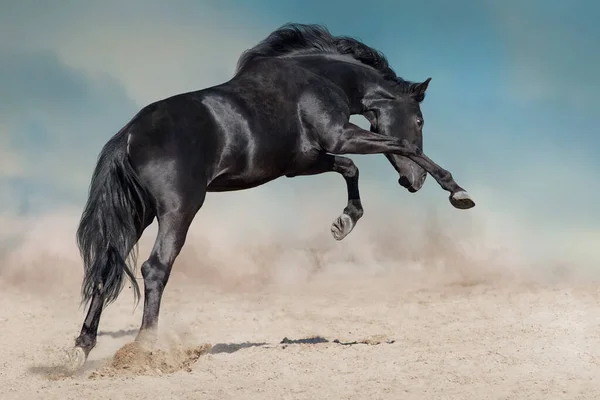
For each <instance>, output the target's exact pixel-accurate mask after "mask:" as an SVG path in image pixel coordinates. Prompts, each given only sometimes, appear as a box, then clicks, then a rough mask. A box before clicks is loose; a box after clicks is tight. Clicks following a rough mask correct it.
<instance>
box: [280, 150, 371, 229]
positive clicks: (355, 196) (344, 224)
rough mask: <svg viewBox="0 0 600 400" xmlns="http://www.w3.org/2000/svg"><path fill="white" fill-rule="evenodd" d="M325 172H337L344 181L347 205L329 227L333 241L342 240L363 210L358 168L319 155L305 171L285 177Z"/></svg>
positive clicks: (347, 161) (341, 159)
mask: <svg viewBox="0 0 600 400" xmlns="http://www.w3.org/2000/svg"><path fill="white" fill-rule="evenodd" d="M325 172H337V173H339V174H340V175H342V177H343V178H344V180H345V181H346V188H347V191H348V204H347V205H346V208H344V211H343V213H342V214H341V215H340V216H339V217H337V218H336V219H335V220H334V221H333V224H332V225H331V234H332V235H333V237H334V239H335V240H342V239H343V238H345V237H346V236H348V234H349V233H350V232H351V231H352V229H354V227H355V226H356V223H357V222H358V220H359V219H360V218H361V217H362V216H363V213H364V210H363V207H362V204H361V201H360V193H359V190H358V168H357V167H356V165H355V164H354V162H353V161H352V160H351V159H349V158H347V157H342V156H334V155H332V154H327V153H319V155H318V157H317V159H316V160H315V162H314V163H313V164H311V165H310V166H309V167H308V168H307V169H305V170H302V171H299V172H296V173H293V174H288V175H286V176H287V177H288V178H292V177H294V176H298V175H318V174H322V173H325Z"/></svg>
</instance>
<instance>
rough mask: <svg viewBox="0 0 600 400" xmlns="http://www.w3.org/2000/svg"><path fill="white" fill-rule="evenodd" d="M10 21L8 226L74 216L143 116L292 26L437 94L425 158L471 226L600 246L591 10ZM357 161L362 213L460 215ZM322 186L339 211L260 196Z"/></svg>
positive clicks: (11, 4)
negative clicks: (379, 58) (323, 33)
mask: <svg viewBox="0 0 600 400" xmlns="http://www.w3.org/2000/svg"><path fill="white" fill-rule="evenodd" d="M124 4H125V3H124ZM0 10H2V11H1V12H0V168H1V172H0V207H2V209H3V210H4V211H3V212H4V213H10V214H14V215H26V214H32V213H42V212H52V211H53V210H56V209H59V208H63V207H81V206H82V204H83V201H84V200H85V195H86V191H87V185H88V183H89V178H90V175H91V171H92V168H93V166H94V163H95V159H96V156H97V154H98V152H99V151H100V148H101V146H102V145H103V144H104V143H105V142H106V140H108V138H109V137H110V136H111V135H113V134H114V133H115V132H116V131H117V130H118V129H119V128H120V127H121V126H122V125H124V124H125V123H126V122H127V121H128V119H129V118H131V117H132V116H133V114H135V112H136V111H137V110H138V109H139V108H140V107H142V106H144V105H145V104H148V103H149V102H152V101H154V100H157V99H160V98H163V97H167V96H170V95H172V94H175V93H178V92H183V91H189V90H194V89H200V88H203V87H207V86H210V85H213V84H217V83H220V82H223V81H225V80H227V79H228V78H229V77H230V76H231V74H232V73H233V70H234V67H235V62H236V60H237V57H238V56H239V54H240V52H241V51H243V50H244V49H246V48H248V47H250V46H252V45H254V44H255V43H256V42H257V41H258V40H260V39H262V38H263V37H264V36H266V35H267V34H268V33H269V32H270V31H272V30H273V29H275V28H276V27H278V26H280V25H282V24H283V23H286V22H290V21H294V22H303V23H313V22H314V23H322V24H325V25H327V26H328V28H329V29H330V30H331V31H332V32H333V33H334V34H343V35H350V36H354V37H357V38H359V39H362V40H363V41H364V42H366V43H367V44H369V45H371V46H373V47H375V48H377V49H379V50H381V51H383V52H384V53H385V54H386V55H387V56H388V58H389V60H390V62H391V64H392V65H393V67H394V69H395V70H396V72H397V73H398V75H400V76H402V77H404V78H405V79H408V80H415V81H417V80H424V79H425V78H427V77H432V78H433V80H432V82H431V84H430V86H429V92H428V96H427V98H426V100H425V102H424V104H423V107H422V109H423V113H424V115H425V119H426V128H425V132H424V137H425V144H424V147H425V148H424V150H425V152H426V153H427V154H428V155H429V156H430V157H431V158H433V159H434V160H436V161H437V162H438V163H439V164H440V165H442V166H443V167H445V168H447V169H449V170H450V171H452V173H453V174H454V176H455V178H456V180H457V181H458V182H459V184H461V185H462V186H464V187H465V188H466V189H467V190H469V191H470V192H471V194H472V195H473V197H474V198H475V200H476V201H477V202H478V207H477V208H476V209H474V210H472V211H473V215H477V213H484V212H485V213H498V214H499V215H505V214H510V215H511V216H512V217H513V218H515V219H516V220H519V221H522V222H523V223H524V224H526V225H529V226H532V227H535V228H536V229H539V231H540V232H545V233H546V234H548V233H549V232H550V233H552V232H554V233H557V232H567V231H568V232H572V233H573V235H575V236H572V238H575V239H572V240H575V241H581V240H582V241H585V240H590V243H591V242H592V241H593V240H595V239H596V238H600V207H598V204H600V185H599V184H598V183H597V182H598V180H597V178H596V176H595V172H597V171H600V158H599V157H598V152H599V150H600V135H599V129H598V127H597V121H596V118H594V117H595V116H597V115H598V111H597V110H599V109H600V94H599V92H600V91H599V89H600V75H599V74H598V71H600V44H599V42H598V38H600V25H599V24H598V23H597V20H598V17H600V3H598V2H594V1H577V2H575V1H573V2H566V1H556V0H546V1H541V0H529V1H509V0H505V1H442V0H433V1H422V2H416V1H401V0H396V1H392V0H389V1H375V0H372V1H369V2H364V1H354V0H344V1H322V0H320V1H316V0H304V1H302V2H291V1H288V2H283V1H279V0H253V1H233V0H220V1H192V0H173V1H162V2H160V1H156V0H150V1H142V0H131V1H127V2H126V4H125V5H123V4H120V1H117V0H108V1H87V2H78V1H67V0H57V1H54V2H51V3H50V2H46V3H42V2H34V1H27V0H21V1H18V2H16V1H7V0H0ZM354 159H355V160H356V161H357V163H358V165H359V167H360V169H361V179H362V182H363V183H364V185H365V188H368V190H367V189H365V190H363V197H365V198H366V199H369V198H375V197H386V198H390V199H393V200H394V201H397V203H398V206H399V207H400V206H401V205H402V203H410V204H413V205H417V206H418V205H420V204H422V205H423V207H430V208H432V209H435V210H437V211H438V212H441V213H453V212H458V211H455V210H453V209H451V207H450V205H449V203H448V201H447V199H446V193H445V192H442V191H441V190H440V189H439V187H438V186H437V185H436V184H435V182H434V180H433V179H431V178H429V179H428V182H427V183H426V185H425V188H424V189H423V190H422V191H421V192H419V193H418V194H416V195H410V194H408V193H406V192H405V191H403V189H400V188H399V187H398V185H397V184H396V176H395V172H394V171H393V170H392V168H391V167H390V166H389V164H387V161H386V160H385V158H384V157H383V156H368V157H366V156H361V157H354ZM334 182H335V183H334ZM330 183H331V184H334V185H335V186H334V188H333V189H332V188H331V185H330ZM315 185H317V186H318V185H321V186H320V187H322V188H323V190H339V191H341V194H342V195H343V194H344V188H343V186H342V184H341V183H340V181H339V177H332V176H320V177H311V178H307V177H304V178H298V179H294V180H290V179H281V180H278V181H276V182H273V183H270V184H268V185H266V186H265V187H262V188H260V189H257V190H258V191H263V192H265V193H269V194H270V195H272V196H281V198H282V199H283V198H286V196H288V198H290V197H293V196H294V193H298V192H299V191H301V190H303V189H307V188H312V187H314V186H315ZM240 195H241V194H240ZM227 196H233V197H235V196H239V195H238V194H228V195H227ZM278 207H279V206H278ZM281 207H283V206H281ZM578 235H581V238H583V239H578V238H579V237H580V236H578ZM557 237H558V238H559V239H558V240H561V239H560V236H557ZM589 238H592V239H589Z"/></svg>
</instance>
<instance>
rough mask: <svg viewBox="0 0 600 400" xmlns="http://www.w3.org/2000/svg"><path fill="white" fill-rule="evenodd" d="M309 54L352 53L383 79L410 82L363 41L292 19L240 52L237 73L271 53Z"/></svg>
mask: <svg viewBox="0 0 600 400" xmlns="http://www.w3.org/2000/svg"><path fill="white" fill-rule="evenodd" d="M306 54H338V55H343V56H350V57H352V58H353V59H355V60H357V61H359V62H360V63H362V64H364V65H368V66H370V67H372V68H374V69H375V70H377V71H379V73H381V75H382V76H383V78H384V79H386V80H389V81H393V82H396V83H398V84H401V85H402V86H404V87H406V88H407V89H408V87H409V86H410V82H408V81H405V80H404V79H402V78H400V77H398V76H397V75H396V73H395V72H394V70H393V69H392V68H391V67H390V64H389V63H388V61H387V59H386V57H385V55H383V53H381V52H380V51H378V50H375V49H374V48H372V47H369V46H367V45H366V44H364V43H362V42H361V41H359V40H357V39H354V38H351V37H347V36H333V35H332V34H331V33H330V32H329V30H328V29H327V28H325V27H324V26H321V25H313V24H311V25H307V24H296V23H289V24H285V25H283V26H282V27H280V28H279V29H277V30H276V31H274V32H272V33H271V34H270V35H269V36H267V38H265V39H264V40H262V41H261V42H260V43H258V44H257V45H256V46H254V47H252V48H250V49H248V50H246V51H245V52H244V53H242V55H241V56H240V58H239V60H238V63H237V70H236V73H237V72H239V71H240V70H241V69H242V68H244V66H246V65H247V64H248V63H250V62H251V61H254V60H256V59H259V58H269V57H283V56H287V57H293V56H297V55H306Z"/></svg>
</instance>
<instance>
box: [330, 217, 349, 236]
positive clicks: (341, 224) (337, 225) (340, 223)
mask: <svg viewBox="0 0 600 400" xmlns="http://www.w3.org/2000/svg"><path fill="white" fill-rule="evenodd" d="M352 229H354V222H353V221H352V218H350V216H349V215H347V214H342V215H340V216H339V217H337V218H336V220H335V221H333V224H332V225H331V234H332V235H333V238H334V239H335V240H342V239H343V238H345V237H346V236H348V234H349V233H350V232H352Z"/></svg>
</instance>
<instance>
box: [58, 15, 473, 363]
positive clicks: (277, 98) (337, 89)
mask: <svg viewBox="0 0 600 400" xmlns="http://www.w3.org/2000/svg"><path fill="white" fill-rule="evenodd" d="M429 81H430V79H427V80H426V81H424V82H422V83H413V82H408V81H405V80H403V79H401V78H399V77H398V76H397V75H396V74H395V73H394V71H393V70H392V69H391V68H390V66H389V64H388V62H387V60H386V58H385V56H384V55H383V54H382V53H380V52H378V51H377V50H375V49H373V48H371V47H369V46H367V45H365V44H364V43H361V42H360V41H358V40H356V39H353V38H349V37H341V36H333V35H332V34H331V33H329V31H328V30H327V29H326V28H324V27H321V26H317V25H301V24H288V25H284V26H283V27H281V28H280V29H278V30H276V31H274V32H273V33H271V34H270V35H269V36H268V37H267V38H266V39H265V40H263V41H262V42H260V43H259V44H258V45H256V46H255V47H253V48H251V49H249V50H247V51H246V52H244V53H243V54H242V56H241V57H240V59H239V61H238V65H237V71H236V73H235V75H234V77H233V78H232V79H231V80H229V81H228V82H226V83H223V84H221V85H218V86H214V87H211V88H207V89H204V90H199V91H194V92H189V93H183V94H179V95H175V96H173V97H170V98H167V99H164V100H160V101H157V102H155V103H153V104H150V105H148V106H146V107H144V108H143V109H142V110H141V111H140V112H139V113H138V114H137V115H135V116H134V117H133V119H132V120H131V121H130V122H129V123H127V125H125V127H123V129H121V130H120V131H119V132H118V133H117V134H116V135H114V136H113V137H112V138H111V139H110V140H109V141H108V143H107V144H106V145H105V146H104V148H103V149H102V151H101V153H100V155H99V158H98V162H97V165H96V167H95V170H94V173H93V177H92V180H91V185H90V191H89V197H88V200H87V204H86V205H85V209H84V211H83V215H82V218H81V222H80V225H79V228H78V230H77V241H78V245H79V248H80V251H81V254H82V256H83V260H84V271H85V275H84V278H83V285H82V297H83V303H84V304H87V303H88V302H90V301H91V304H90V307H89V310H88V313H87V316H86V318H85V321H84V323H83V327H82V329H81V334H80V335H79V337H78V338H77V339H76V342H75V348H74V349H73V351H72V352H71V355H70V356H71V357H75V359H72V360H71V361H72V362H73V363H74V364H76V365H78V366H81V365H82V364H83V363H85V360H86V359H87V356H88V354H89V352H90V351H91V350H92V348H93V347H94V346H95V344H96V336H97V331H98V324H99V321H100V315H101V313H102V310H103V308H104V307H105V306H106V305H108V304H109V303H111V302H112V301H114V300H115V299H116V298H117V296H118V295H119V293H120V291H121V289H122V287H123V284H124V278H125V277H127V278H128V279H129V280H130V281H131V284H132V286H133V289H134V295H135V299H136V301H137V300H139V296H140V292H139V287H138V285H137V282H136V280H135V277H134V268H135V254H136V249H135V247H136V243H137V241H138V240H139V238H140V237H141V235H142V232H143V231H144V230H145V228H146V227H148V225H150V224H151V223H152V221H153V220H154V218H155V217H156V218H157V219H158V235H157V238H156V242H155V244H154V247H153V249H152V252H151V254H150V257H149V258H148V259H147V260H146V261H145V262H144V263H143V264H142V268H141V271H142V276H143V278H144V313H143V318H142V324H141V327H140V330H139V333H138V335H137V338H136V341H140V340H150V341H152V340H153V339H154V338H155V336H156V329H155V328H156V327H157V322H158V315H159V309H160V304H161V298H162V294H163V291H164V289H165V286H166V284H167V281H168V279H169V275H170V272H171V267H172V265H173V262H174V261H175V258H176V257H177V255H178V254H179V252H180V251H181V249H182V247H183V245H184V242H185V240H186V234H187V232H188V228H189V226H190V224H191V223H192V220H193V219H194V216H195V215H196V213H197V212H198V210H199V209H200V207H201V206H202V203H203V202H204V199H205V196H206V193H207V192H222V191H232V190H243V189H248V188H252V187H256V186H259V185H262V184H264V183H266V182H269V181H271V180H273V179H276V178H278V177H282V176H286V177H294V176H298V175H316V174H322V173H325V172H332V171H333V172H337V173H339V174H341V175H342V176H343V177H344V179H345V180H346V184H347V189H348V204H347V206H346V208H345V209H344V211H343V213H342V214H341V216H339V217H338V218H337V219H336V220H335V221H334V222H333V225H332V227H331V231H332V233H333V236H334V238H335V239H337V240H341V239H343V238H344V237H345V236H346V235H348V233H350V231H351V230H352V229H353V228H354V226H355V225H356V223H357V221H358V220H359V218H361V216H362V215H363V208H362V206H361V201H360V196H359V190H358V169H357V168H356V166H355V165H354V163H353V162H352V160H350V159H349V158H346V157H343V156H341V154H378V153H381V154H385V156H386V157H387V158H388V160H389V161H390V163H391V164H392V166H393V167H394V168H395V169H396V171H397V172H398V174H399V176H400V178H399V183H400V185H402V186H403V187H405V188H406V189H408V190H409V191H410V192H416V191H417V190H419V189H420V188H421V187H422V185H423V183H424V181H425V177H426V175H427V173H429V174H430V175H431V176H433V178H434V179H435V180H436V181H437V182H438V183H439V185H440V186H441V187H442V188H443V189H444V190H446V191H448V192H450V202H451V203H452V205H453V206H454V207H456V208H459V209H468V208H471V207H474V206H475V203H474V202H473V201H472V200H471V199H470V197H469V195H468V194H467V192H466V191H465V190H463V189H462V188H461V187H460V186H459V185H458V184H457V183H456V182H455V181H454V179H453V178H452V175H451V174H450V172H448V171H446V170H444V169H442V168H441V167H439V166H438V165H437V164H436V163H434V162H433V161H432V160H430V159H429V158H428V157H427V156H425V155H424V154H423V152H422V150H421V148H422V130H423V124H424V120H423V115H422V114H421V110H420V107H419V104H420V102H422V101H423V99H424V96H425V91H426V89H427V86H428V84H429ZM353 114H361V115H364V116H365V117H366V118H367V119H368V121H369V122H370V123H371V129H370V132H369V131H366V130H363V129H361V128H360V127H358V126H356V125H354V124H352V123H350V122H349V118H350V116H351V115H353Z"/></svg>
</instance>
